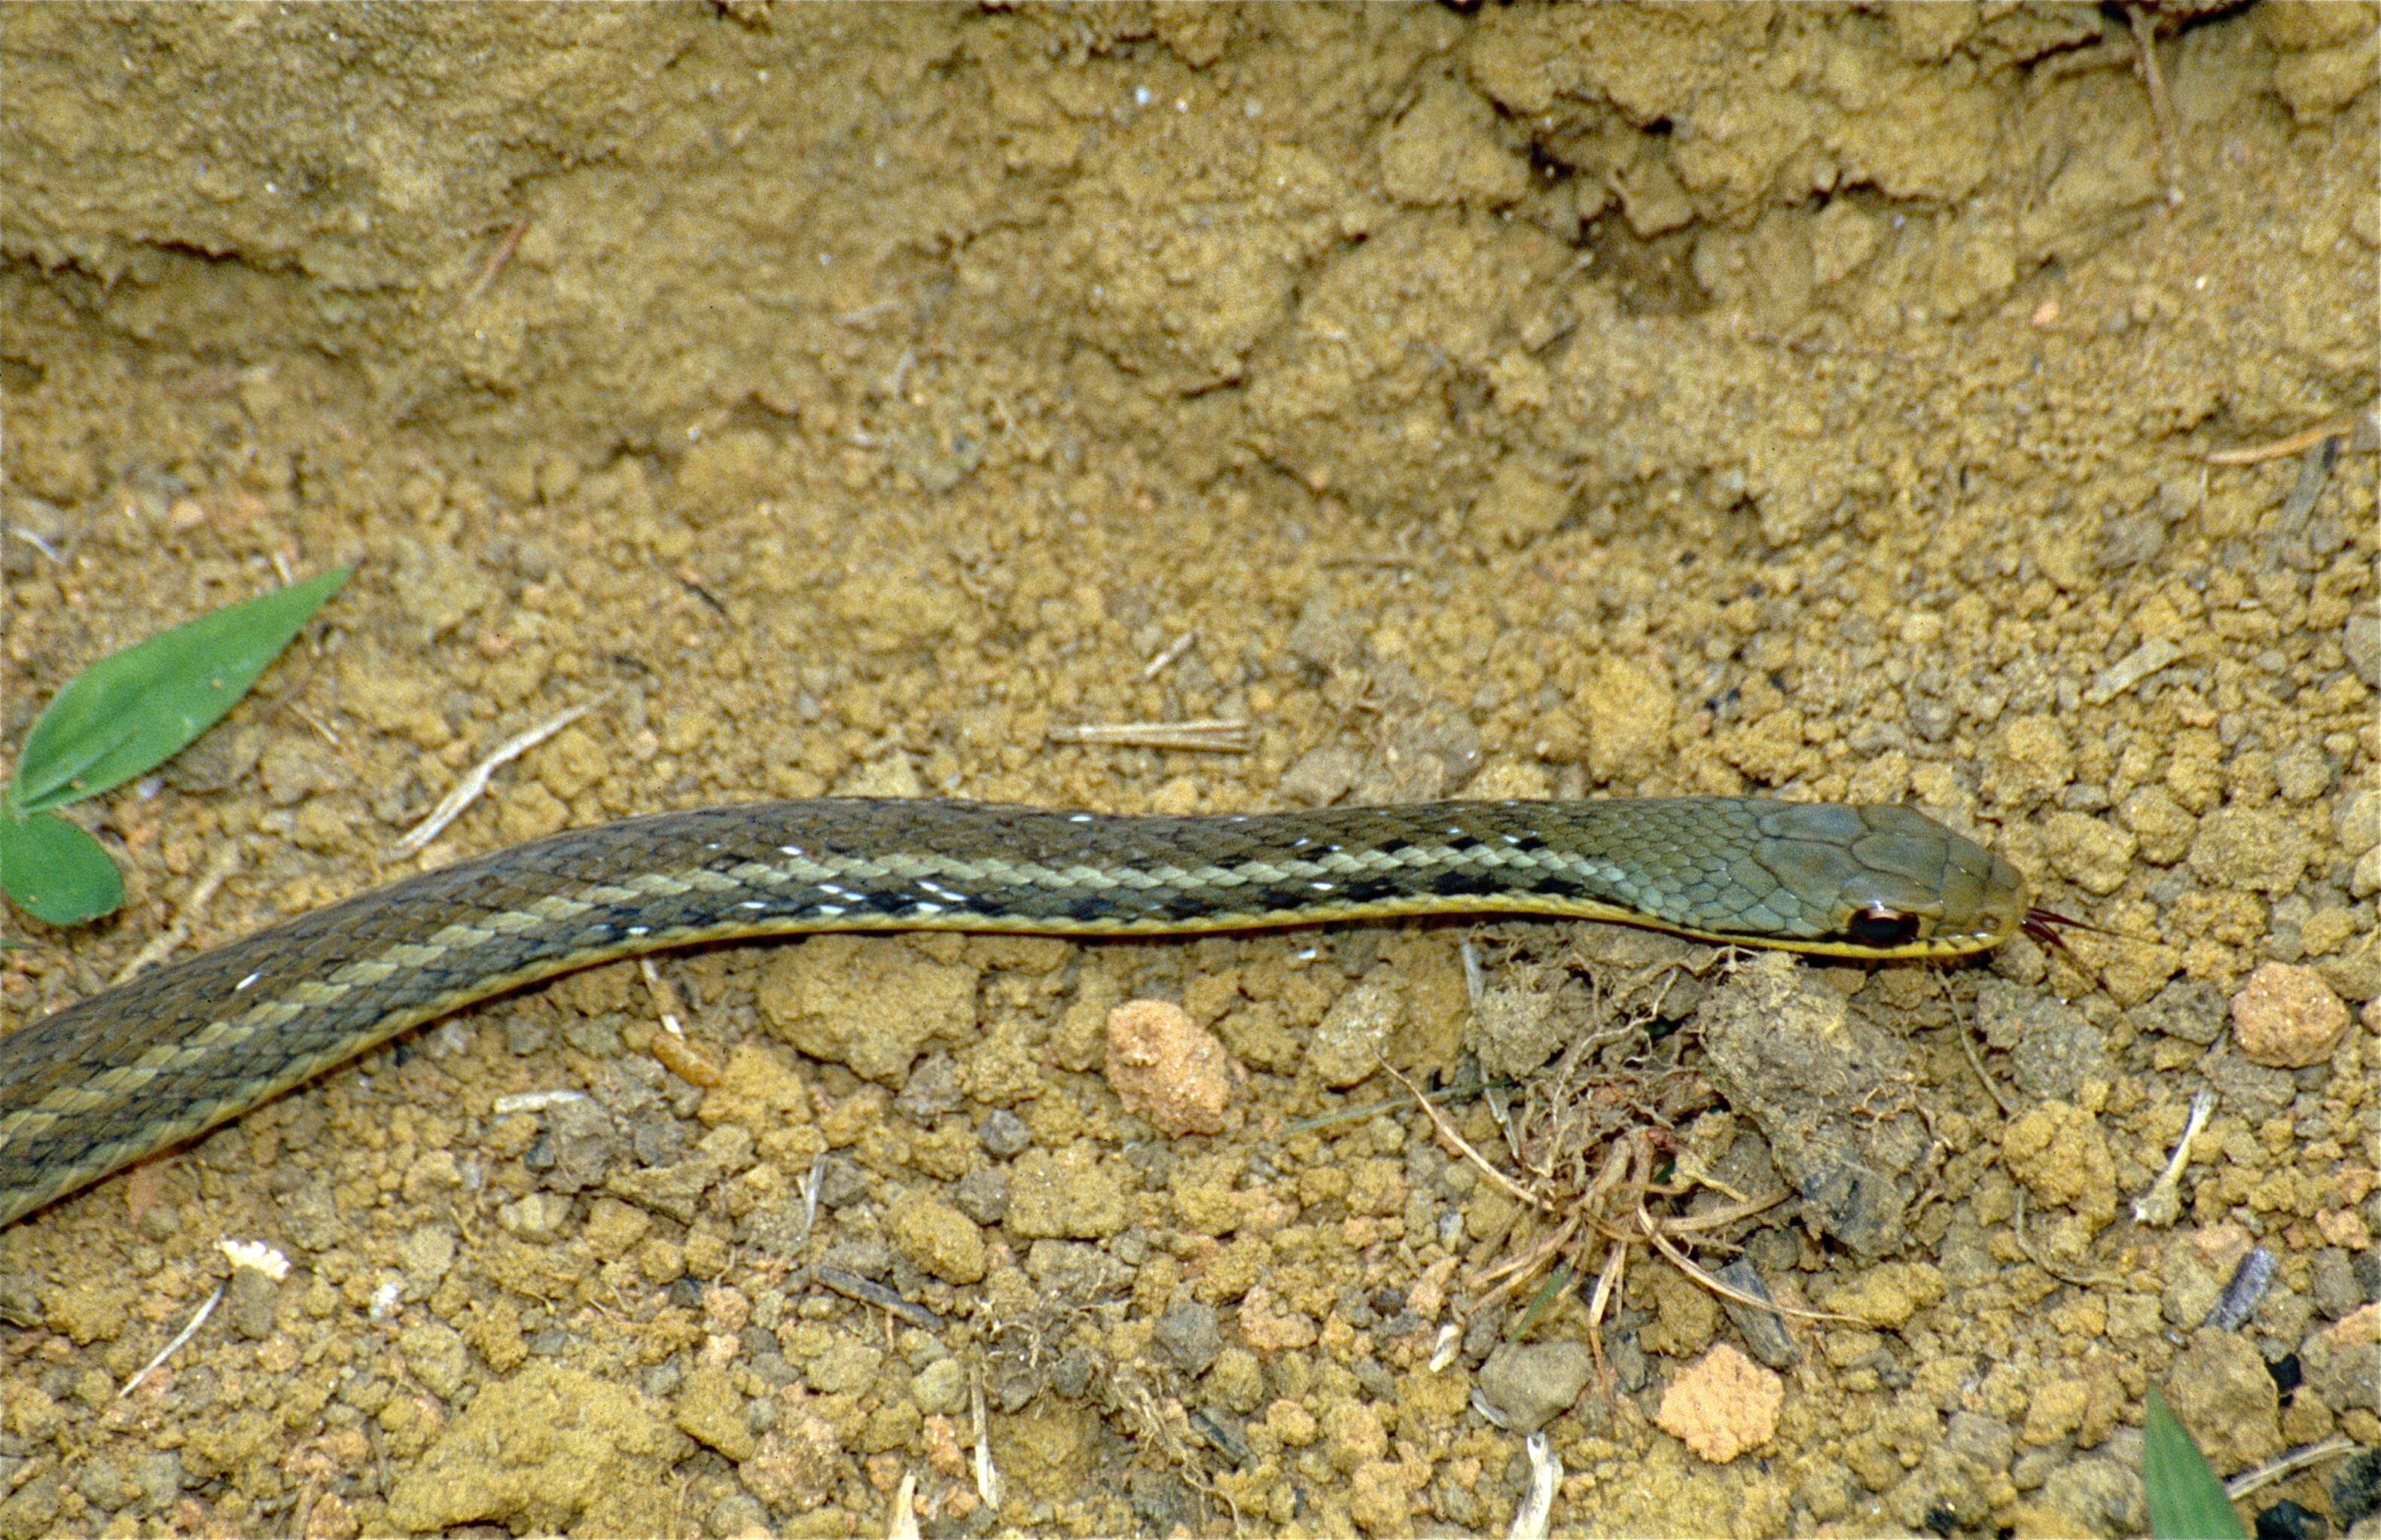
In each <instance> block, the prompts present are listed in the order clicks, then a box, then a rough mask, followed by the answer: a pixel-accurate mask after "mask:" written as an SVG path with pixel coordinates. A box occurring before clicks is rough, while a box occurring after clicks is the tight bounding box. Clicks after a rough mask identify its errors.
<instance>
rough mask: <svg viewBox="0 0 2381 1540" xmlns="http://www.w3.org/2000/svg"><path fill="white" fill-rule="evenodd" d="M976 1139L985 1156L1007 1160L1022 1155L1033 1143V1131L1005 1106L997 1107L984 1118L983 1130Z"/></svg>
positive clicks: (1022, 1119) (1023, 1120)
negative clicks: (981, 1145) (981, 1144)
mask: <svg viewBox="0 0 2381 1540" xmlns="http://www.w3.org/2000/svg"><path fill="white" fill-rule="evenodd" d="M976 1137H977V1138H978V1139H979V1140H981V1141H982V1142H983V1149H984V1153H985V1154H986V1155H994V1156H996V1157H997V1158H999V1159H1002V1160H1007V1158H1008V1157H1009V1156H1011V1155H1020V1154H1022V1153H1023V1152H1024V1151H1025V1149H1026V1148H1027V1147H1028V1146H1029V1145H1031V1144H1032V1143H1033V1131H1032V1129H1030V1128H1028V1127H1027V1126H1026V1124H1025V1119H1024V1118H1020V1117H1019V1116H1017V1114H1015V1113H1013V1112H1011V1111H1009V1110H1008V1109H1007V1107H1005V1106H997V1107H995V1108H993V1109H992V1113H991V1115H990V1116H988V1117H987V1118H984V1120H983V1130H982V1131H980V1132H979V1133H978V1134H977V1135H976Z"/></svg>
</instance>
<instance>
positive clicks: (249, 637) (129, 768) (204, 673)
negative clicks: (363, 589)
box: [7, 565, 355, 817]
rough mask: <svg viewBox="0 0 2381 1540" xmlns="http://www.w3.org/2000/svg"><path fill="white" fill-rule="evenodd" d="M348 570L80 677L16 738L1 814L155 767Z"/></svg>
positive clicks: (268, 597) (176, 632) (244, 685)
mask: <svg viewBox="0 0 2381 1540" xmlns="http://www.w3.org/2000/svg"><path fill="white" fill-rule="evenodd" d="M354 570H355V568H354V567H353V566H352V565H350V566H348V567H342V568H337V569H336V570H335V571H330V572H324V573H323V574H321V575H320V576H318V577H312V578H309V579H307V580H306V581H304V582H302V583H291V584H290V585H289V586H288V587H287V588H281V589H275V591H274V592H272V593H265V594H261V595H259V596H258V597H256V598H253V599H250V600H248V601H246V602H245V603H242V604H237V605H231V606H230V607H229V608H227V609H219V610H217V611H215V612H214V614H212V615H202V616H201V617H198V618H197V619H196V620H193V621H191V622H190V623H189V624H188V625H186V626H177V627H175V628H174V629H172V630H170V631H165V632H163V633H162V634H160V635H157V636H153V637H151V638H150V639H149V640H148V641H146V642H135V643H134V644H133V645H131V646H129V647H127V648H125V649H124V650H123V651H122V652H120V653H112V654H109V655H107V656H106V657H104V658H102V659H100V660H99V661H98V662H97V663H94V664H92V666H90V667H89V668H86V669H84V670H83V671H82V672H81V673H80V674H79V675H77V676H76V677H75V678H73V679H71V680H69V681H68V682H67V687H66V688H65V689H64V690H61V691H58V694H57V699H55V700H54V701H52V702H51V703H50V704H49V709H47V710H46V711H44V712H43V713H42V715H41V719H40V720H39V721H37V722H35V723H34V724H33V730H32V731H31V733H30V734H28V735H27V736H26V739H25V752H24V753H23V754H22V755H21V756H20V757H19V758H18V761H17V775H16V778H15V780H13V781H12V782H11V783H10V784H9V787H8V794H7V811H8V812H10V813H15V814H17V815H18V816H19V817H22V816H23V815H24V814H27V813H38V812H40V811H41V810H42V809H43V808H54V807H59V806H63V805H64V804H66V803H67V802H74V801H81V800H82V799H83V798H85V797H95V796H97V795H99V794H100V793H101V792H103V791H105V790H107V789H109V788H112V787H117V786H121V785H123V784H124V783H125V782H126V781H128V780H130V779H131V778H132V777H133V776H138V775H140V774H142V773H143V772H145V771H148V770H152V769H154V768H155V767H156V766H158V765H159V764H164V763H165V761H166V760H167V759H170V758H171V757H173V755H174V754H175V753H177V752H179V751H180V750H181V749H182V747H183V746H184V745H186V744H188V743H189V741H190V739H194V738H196V737H198V736H199V734H201V733H202V732H204V731H206V730H207V729H208V728H209V727H213V726H214V724H215V722H216V720H217V719H218V718H219V717H221V716H222V715H223V714H224V713H225V712H227V711H229V710H230V709H231V708H232V706H233V704H234V703H236V702H238V699H239V698H240V697H241V696H242V695H244V694H246V693H248V687H249V686H250V685H252V684H254V683H255V682H256V677H257V676H258V675H259V674H262V673H263V672H264V667H265V665H267V664H269V663H271V662H272V661H273V660H274V659H275V657H277V656H278V655H280V653H281V649H282V648H284V647H287V646H288V645H289V639H290V638H292V637H294V636H296V635H297V634H298V630H299V627H301V626H303V625H305V624H306V622H307V620H308V619H309V618H310V617H311V616H312V615H313V613H314V612H315V611H316V610H317V609H320V608H321V607H322V606H323V602H324V600H325V599H328V598H329V597H330V596H331V595H332V594H334V593H337V592H338V591H339V585H340V584H341V583H344V582H346V581H348V574H349V573H351V572H353V571H354Z"/></svg>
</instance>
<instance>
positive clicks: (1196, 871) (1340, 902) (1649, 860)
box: [0, 797, 2043, 1225]
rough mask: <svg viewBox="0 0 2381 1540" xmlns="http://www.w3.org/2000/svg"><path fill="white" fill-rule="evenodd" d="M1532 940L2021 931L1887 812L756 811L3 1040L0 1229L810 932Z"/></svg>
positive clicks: (2009, 905)
mask: <svg viewBox="0 0 2381 1540" xmlns="http://www.w3.org/2000/svg"><path fill="white" fill-rule="evenodd" d="M1450 912H1467V913H1470V912H1479V913H1485V912H1524V913H1536V914H1556V915H1572V916H1578V917H1582V918H1587V919H1593V920H1611V921H1620V922H1625V923H1634V924H1641V925H1650V926H1654V927H1656V928H1659V929H1662V930H1667V931H1673V932H1676V933H1679V934H1680V935H1690V936H1695V937H1698V938H1701V939H1704V940H1709V941H1715V942H1724V943H1733V944H1743V945H1749V946H1764V947H1788V948H1791V949H1795V950H1800V951H1809V952H1824V953H1829V954H1833V955H1836V956H1842V957H1858V958H1910V957H1933V958H1943V957H1956V956H1959V955H1961V954H1964V953H1969V952H1977V951H1983V950H1985V949H1986V948H1989V947H1995V946H1997V945H1998V944H2000V943H2001V942H2002V941H2004V940H2006V939H2008V938H2009V935H2011V934H2013V933H2014V932H2015V931H2017V930H2019V929H2021V928H2026V927H2029V926H2032V925H2036V924H2038V923H2039V921H2040V919H2041V918H2043V917H2042V916H2041V915H2040V911H2029V910H2028V908H2027V899H2026V886H2025V883H2024V881H2023V879H2022V878H2021V877H2020V876H2019V875H2018V874H2017V872H2016V871H2015V870H2013V869H2012V868H2011V867H2010V866H2009V863H2008V862H2004V861H2002V860H2001V859H2000V858H1999V857H1997V856H1995V855H1993V854H1992V853H1991V852H1989V851H1987V850H1985V849H1982V848H1981V847H1979V846H1976V845H1974V844H1972V843H1970V842H1969V841H1968V840H1966V839H1963V838H1961V837H1959V836H1957V835H1955V834H1952V833H1951V832H1950V831H1948V829H1945V828H1943V827H1942V826H1941V825H1937V824H1935V823H1934V822H1933V821H1931V820H1929V819H1928V818H1926V817H1924V816H1923V815H1922V814H1920V813H1914V812H1911V811H1910V810H1909V809H1906V808H1900V807H1846V806H1838V805H1831V804H1789V803H1784V802H1769V801H1750V800H1744V799H1737V798H1716V797H1691V798H1675V799H1645V800H1630V799H1616V800H1611V801H1575V802H1527V801H1513V802H1439V803H1427V804H1420V805H1416V806H1410V807H1387V808H1334V809H1327V810H1325V811H1321V812H1310V813H1261V814H1248V815H1202V816H1196V817H1126V816H1107V815H1101V814H1094V813H1052V812H1045V811H1042V810H1039V809H1033V808H1021V807H1007V806H998V805H992V804H984V803H967V802H945V801H867V800H860V799H829V800H821V801H783V802H755V803H748V804H743V805H737V806H727V807H711V808H702V809H697V810H693V811H690V812H684V813H659V814H655V815H653V816H651V817H645V818H631V819H628V820H625V821H623V822H620V823H616V824H606V825H602V826H600V827H597V828H591V829H577V830H570V831H567V832H565V833H562V834H557V835H554V836H551V837H547V838H544V839H539V840H534V841H532V842H531V843H529V844H526V845H519V846H515V847H513V848H512V849H505V850H498V851H496V852H495V853H494V854H491V855H484V856H480V857H477V858H474V859H472V860H469V861H463V862H458V863H456V864H454V865H452V866H447V867H444V868H441V869H440V870H437V871H433V872H425V873H422V874H420V875H417V876H411V877H408V878H405V879H404V880H402V881H400V882H397V883H393V884H391V885H389V886H386V887H382V888H378V889H375V890H373V891H372V892H369V893H364V894H360V895H359V896H357V897H355V898H349V899H347V900H345V901H344V902H341V903H337V904H333V905H331V906H330V907H329V908H326V909H322V910H317V911H314V912H312V913H311V914H304V915H299V916H298V917H297V918H295V919H292V920H288V921H285V922H283V923H279V924H276V925H273V926H271V927H269V928H267V929H264V930H262V931H259V932H257V933H255V934H254V935H249V936H246V937H243V938H242V939H240V940H238V941H234V942H232V943H230V944H228V945H226V946H223V947H216V948H215V949H214V950H213V951H209V952H205V953H201V955H199V956H197V957H192V958H187V959H182V960H180V961H177V962H174V963H170V964H168V965H166V966H164V967H161V968H157V969H154V970H153V971H151V972H146V973H143V974H140V976H138V977H136V978H134V979H132V980H131V981H130V982H129V983H127V984H122V985H120V986H118V987H116V988H114V989H109V990H106V991H104V992H103V993H101V994H99V995H95V996H92V997H91V998H89V999H86V1000H83V1001H81V1002H79V1003H78V1004H76V1005H73V1006H69V1007H67V1008H66V1009H63V1010H60V1011H57V1012H55V1014H52V1015H49V1016H44V1017H41V1018H39V1019H37V1020H33V1021H28V1022H26V1023H25V1024H23V1025H21V1026H19V1027H18V1028H17V1029H16V1030H15V1031H14V1032H11V1033H7V1034H6V1036H0V1225H6V1224H7V1223H9V1222H11V1221H13V1220H15V1219H17V1218H18V1217H20V1216H23V1215H25V1214H28V1213H30V1212H31V1211H32V1210H34V1209H36V1208H39V1207H41V1206H42V1205H43V1204H47V1203H49V1202H51V1201H52V1200H53V1199H55V1198H58V1197H60V1196H62V1195H64V1194H66V1193H67V1192H72V1191H74V1190H75V1189H76V1188H79V1187H81V1186H83V1185H85V1184H86V1183H88V1182H92V1181H94V1180H96V1179H99V1178H101V1177H103V1176H105V1175H106V1174H107V1173H109V1172H111V1171H114V1170H116V1169H118V1168H120V1167H124V1166H126V1165H128V1164H129V1163H130V1162H132V1161H135V1160H138V1159H140V1157H142V1156H143V1155H150V1154H152V1153H153V1152H155V1151H157V1150H160V1149H163V1148H164V1147H165V1146H166V1145H168V1144H171V1143H175V1142H176V1141H177V1140H181V1139H186V1138H188V1137H189V1136H190V1135H191V1134H194V1133H197V1132H199V1131H201V1130H203V1129H207V1128H210V1127H213V1126H214V1124H217V1123H220V1122H223V1121H224V1120H226V1118H237V1117H238V1116H239V1115H240V1114H241V1113H243V1112H246V1111H247V1110H249V1109H250V1107H253V1106H256V1105H258V1104H259V1103H261V1102H263V1101H265V1100H266V1099H268V1098H269V1097H272V1096H274V1095H276V1094H279V1093H281V1092H283V1091H286V1090H287V1089H288V1088H289V1087H291V1086H293V1085H296V1084H298V1083H299V1082H301V1081H304V1080H306V1079H308V1078H309V1077H310V1076H312V1075H316V1074H319V1073H321V1072H322V1071H324V1070H325V1069H330V1068H331V1067H332V1066H334V1065H336V1064H339V1063H342V1062H344V1061H345V1060H348V1059H350V1058H353V1057H355V1056H356V1055H358V1054H360V1053H361V1052H363V1051H364V1050H365V1049H367V1048H369V1047H372V1045H375V1044H378V1043H382V1042H385V1041H386V1040H387V1039H388V1038H389V1037H391V1036H393V1035H394V1034H396V1033H400V1032H402V1031H404V1030H405V1029H406V1028H408V1027H410V1026H414V1025H416V1024H418V1023H420V1022H422V1021H429V1020H431V1019H433V1018H434V1017H438V1016H444V1015H446V1013H447V1012H449V1011H452V1010H455V1009H458V1008H461V1007H463V1006H466V1005H469V1004H470V1003H471V1002H472V1001H474V1000H480V999H484V998H486V997H487V996H491V995H495V994H496V993H498V992H500V991H503V990H506V989H510V988H513V987H515V986H516V985H519V984H527V983H529V982H531V981H533V980H537V979H542V978H546V977H549V976H551V975H553V974H556V973H559V972H566V971H568V970H570V969H574V968H580V967H584V966H586V965H588V964H590V963H593V962H600V961H604V960H606V959H612V958H618V957H624V956H629V955H632V954H636V953H640V952H648V951H653V950H655V949H657V948H660V947H676V946H682V945H685V944H688V943H690V942H698V941H711V940H719V939H725V938H730V937H738V936H754V935H780V934H785V933H788V932H801V931H830V930H912V929H943V930H971V931H1030V932H1044V933H1055V934H1065V935H1080V934H1090V935H1120V934H1123V935H1129V934H1141V935H1150V934H1158V935H1163V934H1168V933H1180V932H1193V931H1213V930H1228V929H1240V928H1246V927H1253V926H1263V925H1289V924H1305V923H1314V922H1318V921H1330V920H1361V919H1373V918H1377V917H1385V916H1390V915H1404V914H1426V913H1450Z"/></svg>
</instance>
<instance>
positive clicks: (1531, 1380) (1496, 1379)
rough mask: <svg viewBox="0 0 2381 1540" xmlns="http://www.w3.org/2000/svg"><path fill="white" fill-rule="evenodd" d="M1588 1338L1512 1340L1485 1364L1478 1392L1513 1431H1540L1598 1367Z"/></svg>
mask: <svg viewBox="0 0 2381 1540" xmlns="http://www.w3.org/2000/svg"><path fill="white" fill-rule="evenodd" d="M1594 1370H1595V1360H1594V1358H1593V1355H1592V1354H1590V1353H1589V1351H1588V1350H1587V1344H1586V1343H1584V1342H1573V1341H1569V1340H1565V1341H1559V1342H1531V1343H1527V1344H1517V1343H1511V1342H1508V1343H1506V1344H1505V1345H1504V1346H1503V1347H1500V1348H1498V1349H1497V1350H1496V1351H1495V1352H1493V1353H1490V1354H1489V1355H1488V1362H1487V1363H1484V1364H1482V1365H1481V1366H1480V1387H1479V1396H1480V1399H1482V1400H1484V1401H1485V1402H1487V1404H1488V1407H1489V1408H1490V1409H1491V1410H1493V1411H1494V1412H1496V1421H1498V1422H1499V1423H1500V1424H1502V1425H1503V1426H1504V1427H1505V1428H1506V1429H1507V1430H1508V1431H1509V1432H1513V1433H1523V1434H1527V1433H1535V1432H1537V1431H1538V1429H1540V1428H1542V1427H1544V1426H1545V1425H1546V1424H1547V1423H1549V1422H1551V1421H1553V1420H1554V1418H1555V1416H1556V1415H1557V1413H1559V1412H1563V1411H1565V1410H1567V1409H1568V1408H1569V1406H1570V1404H1571V1403H1572V1402H1573V1401H1576V1400H1577V1399H1579V1393H1580V1392H1581V1390H1583V1389H1585V1388H1586V1387H1587V1380H1588V1376H1589V1375H1591V1374H1593V1373H1594Z"/></svg>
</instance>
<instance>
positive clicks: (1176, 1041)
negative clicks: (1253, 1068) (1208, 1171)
mask: <svg viewBox="0 0 2381 1540" xmlns="http://www.w3.org/2000/svg"><path fill="white" fill-rule="evenodd" d="M1107 1077H1108V1084H1109V1086H1110V1087H1112V1088H1113V1089H1114V1090H1115V1092H1116V1094H1117V1100H1118V1101H1121V1102H1122V1103H1124V1106H1125V1110H1126V1111H1128V1112H1133V1113H1138V1114H1139V1115H1140V1116H1142V1117H1143V1118H1148V1119H1149V1121H1150V1122H1151V1124H1152V1125H1153V1126H1154V1127H1155V1128H1156V1129H1157V1131H1159V1132H1161V1133H1165V1134H1168V1135H1181V1134H1186V1133H1221V1132H1223V1131H1224V1115H1225V1113H1226V1111H1227V1110H1228V1109H1229V1107H1230V1106H1231V1105H1232V1103H1233V1102H1234V1101H1235V1100H1236V1099H1237V1098H1238V1097H1239V1094H1240V1092H1241V1091H1242V1090H1243V1089H1244V1088H1245V1087H1246V1085H1247V1083H1248V1079H1247V1077H1246V1076H1245V1075H1244V1074H1242V1073H1241V1071H1240V1067H1239V1064H1238V1063H1236V1062H1235V1061H1234V1060H1233V1058H1232V1054H1231V1050H1230V1049H1228V1048H1227V1047H1225V1046H1224V1042H1223V1039H1221V1038H1219V1037H1217V1036H1216V1035H1215V1033H1211V1032H1208V1031H1207V1030H1206V1029H1204V1028H1203V1027H1201V1026H1199V1025H1197V1024H1196V1023H1194V1022H1193V1021H1191V1018H1190V1016H1189V1015H1188V1014H1187V1013H1186V1012H1185V1011H1184V1010H1183V1008H1181V1007H1180V1006H1178V1005H1175V1004H1174V1003H1172V1002H1171V1001H1168V1000H1127V1001H1125V1002H1124V1003H1123V1004H1122V1005H1120V1006H1117V1008H1115V1009H1114V1010H1111V1011H1109V1012H1108V1051H1107Z"/></svg>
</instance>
